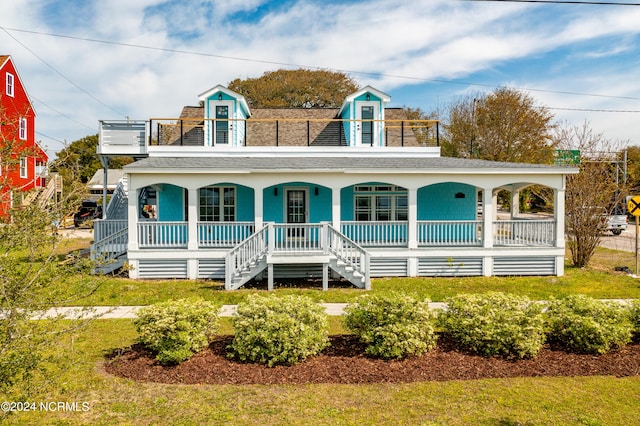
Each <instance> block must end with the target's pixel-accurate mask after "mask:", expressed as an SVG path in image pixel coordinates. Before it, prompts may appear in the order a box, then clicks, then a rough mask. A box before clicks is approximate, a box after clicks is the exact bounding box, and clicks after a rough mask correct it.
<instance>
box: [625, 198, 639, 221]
mask: <svg viewBox="0 0 640 426" xmlns="http://www.w3.org/2000/svg"><path fill="white" fill-rule="evenodd" d="M627 210H628V211H629V213H631V214H632V215H634V216H640V195H636V196H634V197H631V199H629V202H628V203H627Z"/></svg>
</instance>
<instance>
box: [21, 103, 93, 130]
mask: <svg viewBox="0 0 640 426" xmlns="http://www.w3.org/2000/svg"><path fill="white" fill-rule="evenodd" d="M29 97H30V98H31V99H33V100H34V101H36V102H40V103H41V104H42V105H44V106H46V107H47V108H49V109H50V110H51V111H53V112H55V113H56V114H59V115H61V116H63V117H64V118H66V119H68V120H70V121H73V122H74V123H76V124H79V125H80V126H82V127H86V128H87V129H91V130H92V131H95V130H96V129H95V128H94V127H91V126H87V125H86V124H84V123H81V122H79V121H78V120H76V119H75V118H73V117H71V116H70V115H67V114H65V113H64V112H61V111H58V110H57V109H55V108H54V107H52V106H51V105H49V104H47V103H45V102H43V101H41V100H40V99H38V98H36V97H35V96H32V95H29Z"/></svg>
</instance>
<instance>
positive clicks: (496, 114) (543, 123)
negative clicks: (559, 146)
mask: <svg viewBox="0 0 640 426" xmlns="http://www.w3.org/2000/svg"><path fill="white" fill-rule="evenodd" d="M552 119H553V115H552V114H551V113H549V111H548V110H547V109H546V108H544V107H538V106H536V101H535V99H534V98H532V97H531V96H529V95H527V94H526V93H524V92H522V91H519V90H516V89H512V88H507V87H503V88H499V89H497V90H495V91H494V92H491V93H488V94H476V95H473V96H467V97H465V98H463V99H461V100H459V101H457V102H454V103H453V104H451V105H450V107H449V109H448V114H447V117H445V120H444V121H445V122H444V123H443V135H442V141H441V145H442V154H443V155H444V156H448V157H464V158H480V159H484V160H493V161H511V162H523V163H541V164H544V163H551V162H552V161H553V156H554V149H555V147H554V141H553V139H552V138H551V130H552V129H553V125H552Z"/></svg>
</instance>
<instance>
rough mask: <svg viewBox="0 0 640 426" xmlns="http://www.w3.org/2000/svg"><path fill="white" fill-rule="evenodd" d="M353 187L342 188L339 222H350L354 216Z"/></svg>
mask: <svg viewBox="0 0 640 426" xmlns="http://www.w3.org/2000/svg"><path fill="white" fill-rule="evenodd" d="M354 210H355V209H354V208H353V186H349V187H346V188H342V190H341V191H340V220H341V221H351V220H353V217H354V216H353V214H354Z"/></svg>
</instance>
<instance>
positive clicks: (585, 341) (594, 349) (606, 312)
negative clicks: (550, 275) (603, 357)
mask: <svg viewBox="0 0 640 426" xmlns="http://www.w3.org/2000/svg"><path fill="white" fill-rule="evenodd" d="M547 321H548V324H549V341H550V342H551V343H553V344H555V345H557V346H559V347H561V348H563V349H565V350H568V351H572V352H578V353H587V354H603V353H606V352H608V351H609V350H611V349H612V348H614V347H620V346H624V345H626V344H627V343H629V341H631V330H632V326H631V322H630V321H629V315H628V311H627V310H626V309H625V308H624V307H623V306H622V305H620V304H617V303H611V302H602V301H599V300H596V299H593V298H590V297H587V296H584V295H572V296H567V297H566V298H563V299H558V300H552V301H551V302H550V304H549V309H548V310H547Z"/></svg>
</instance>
